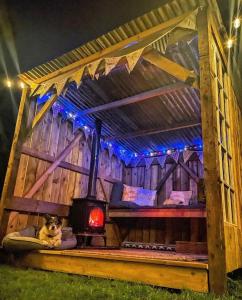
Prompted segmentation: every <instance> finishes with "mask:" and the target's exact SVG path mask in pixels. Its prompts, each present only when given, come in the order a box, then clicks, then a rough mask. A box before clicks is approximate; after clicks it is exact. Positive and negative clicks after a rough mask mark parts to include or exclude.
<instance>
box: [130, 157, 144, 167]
mask: <svg viewBox="0 0 242 300" xmlns="http://www.w3.org/2000/svg"><path fill="white" fill-rule="evenodd" d="M141 159H142V157H140V156H136V157H134V158H133V159H132V167H134V168H136V167H137V165H138V164H139V162H140V161H141Z"/></svg>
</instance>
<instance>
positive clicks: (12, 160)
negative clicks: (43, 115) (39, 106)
mask: <svg viewBox="0 0 242 300" xmlns="http://www.w3.org/2000/svg"><path fill="white" fill-rule="evenodd" d="M28 92H29V90H28V88H27V87H24V89H23V90H22V96H21V101H20V105H19V111H18V117H17V122H16V126H15V131H14V136H13V142H12V147H11V151H10V156H9V161H8V167H7V171H6V176H5V180H4V185H3V189H2V196H1V201H0V227H1V223H2V220H3V219H4V216H3V215H4V208H5V203H6V201H7V199H11V197H12V195H13V190H14V185H15V181H16V177H17V170H18V165H19V160H20V154H21V153H20V151H19V150H20V146H21V144H22V140H23V137H24V136H25V129H26V128H25V123H26V111H27V108H28V105H27V98H28ZM4 223H6V222H4ZM1 233H2V234H1V236H0V242H1V238H2V237H3V235H4V234H5V232H4V230H3V228H2V230H1Z"/></svg>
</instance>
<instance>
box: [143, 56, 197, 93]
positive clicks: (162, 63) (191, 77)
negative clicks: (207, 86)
mask: <svg viewBox="0 0 242 300" xmlns="http://www.w3.org/2000/svg"><path fill="white" fill-rule="evenodd" d="M143 58H144V59H145V60H146V61H148V62H149V63H151V64H153V65H154V66H156V67H158V68H159V69H161V70H163V71H165V72H167V73H168V74H170V75H172V76H174V77H175V78H177V79H179V80H181V81H183V82H185V83H187V84H189V85H191V86H192V87H194V88H198V83H197V78H196V74H195V73H194V71H192V70H188V69H186V68H184V67H183V66H181V65H179V64H178V63H176V62H174V61H172V60H170V59H168V58H167V57H165V56H163V55H162V54H160V53H159V52H158V51H157V50H151V51H149V52H147V53H145V54H144V55H143Z"/></svg>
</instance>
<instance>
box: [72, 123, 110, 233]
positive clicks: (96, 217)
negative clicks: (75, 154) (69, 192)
mask: <svg viewBox="0 0 242 300" xmlns="http://www.w3.org/2000/svg"><path fill="white" fill-rule="evenodd" d="M101 128H102V122H101V120H99V119H97V120H96V121H95V129H94V130H93V134H92V147H91V161H90V173H89V180H88V190H87V196H86V198H74V199H73V204H72V207H71V209H70V217H69V220H70V224H71V225H72V227H73V232H74V233H75V234H78V235H82V236H92V235H95V234H101V235H104V233H105V218H106V204H107V203H106V201H102V200H98V199H96V194H97V193H96V183H97V175H98V160H99V150H100V137H101Z"/></svg>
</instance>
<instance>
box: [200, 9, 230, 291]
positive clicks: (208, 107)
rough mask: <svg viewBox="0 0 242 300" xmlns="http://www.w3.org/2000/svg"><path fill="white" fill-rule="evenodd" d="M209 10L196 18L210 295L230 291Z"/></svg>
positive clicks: (201, 12) (203, 11) (205, 10)
mask: <svg viewBox="0 0 242 300" xmlns="http://www.w3.org/2000/svg"><path fill="white" fill-rule="evenodd" d="M209 17H210V16H209V11H208V9H207V8H206V7H203V8H201V9H200V10H199V13H198V16H197V27H198V47H199V56H200V97H201V113H202V134H203V144H204V180H205V192H206V203H207V238H208V265H209V288H210V291H211V292H214V293H216V294H223V293H224V292H225V291H226V288H227V282H226V259H225V238H224V216H223V208H222V195H221V189H220V184H219V180H218V179H219V157H218V138H217V121H216V105H215V99H214V97H213V94H212V93H213V91H212V85H211V75H210V63H211V61H210V57H209V39H210V38H212V35H211V34H210V32H209V30H210V27H209Z"/></svg>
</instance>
